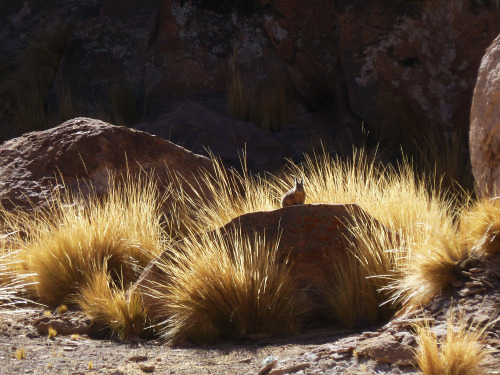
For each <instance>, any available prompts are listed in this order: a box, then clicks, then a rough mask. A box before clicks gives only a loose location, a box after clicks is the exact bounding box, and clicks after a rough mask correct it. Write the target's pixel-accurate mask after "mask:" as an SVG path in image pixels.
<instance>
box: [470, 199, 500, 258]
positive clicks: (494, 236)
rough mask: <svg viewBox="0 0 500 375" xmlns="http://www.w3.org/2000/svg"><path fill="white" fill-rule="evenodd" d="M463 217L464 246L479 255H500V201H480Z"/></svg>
mask: <svg viewBox="0 0 500 375" xmlns="http://www.w3.org/2000/svg"><path fill="white" fill-rule="evenodd" d="M463 216H464V217H463V220H462V228H461V229H462V231H461V232H462V238H463V241H464V245H465V246H466V247H467V248H470V249H472V251H473V252H474V253H475V254H478V255H486V256H489V255H495V254H500V199H499V198H498V197H496V198H493V199H482V200H479V201H478V202H475V203H474V204H473V205H472V206H471V207H470V208H469V209H468V210H467V211H466V212H465V213H464V215H463Z"/></svg>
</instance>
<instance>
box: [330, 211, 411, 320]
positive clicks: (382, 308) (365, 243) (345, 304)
mask: <svg viewBox="0 0 500 375" xmlns="http://www.w3.org/2000/svg"><path fill="white" fill-rule="evenodd" d="M348 224H349V225H351V233H352V234H354V238H355V240H354V242H353V243H352V244H351V248H350V250H349V254H348V255H347V259H346V260H345V261H343V262H332V263H331V264H332V270H331V279H330V280H331V284H330V285H329V286H328V287H326V288H325V290H323V291H322V293H321V295H322V297H323V300H324V303H325V307H326V308H327V310H328V311H329V313H330V315H331V317H332V318H333V320H334V321H335V322H340V323H341V324H342V325H343V326H345V327H347V328H353V327H356V326H358V327H363V326H368V325H373V324H376V323H377V322H379V321H381V320H385V319H388V318H390V316H391V314H392V312H393V310H394V308H395V306H390V305H385V302H386V301H387V300H388V299H389V293H388V292H387V290H386V289H387V288H386V287H387V284H388V283H389V282H390V280H392V279H394V278H395V277H396V276H397V274H396V262H397V256H398V253H400V252H401V251H399V250H398V247H399V245H400V243H399V238H398V237H397V235H396V234H395V233H391V232H390V230H388V229H387V228H384V227H381V226H380V225H378V224H377V223H375V222H374V221H373V220H372V219H369V218H368V217H365V218H363V217H361V218H358V219H357V220H352V221H351V222H350V223H348Z"/></svg>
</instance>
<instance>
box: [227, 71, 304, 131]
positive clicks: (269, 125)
mask: <svg viewBox="0 0 500 375" xmlns="http://www.w3.org/2000/svg"><path fill="white" fill-rule="evenodd" d="M227 105H228V111H229V113H230V114H231V115H232V116H234V117H237V118H240V119H242V120H245V121H250V122H253V123H255V124H257V125H259V126H260V127H261V128H263V129H270V130H280V129H282V128H284V127H285V126H286V125H287V124H288V123H289V122H291V121H292V120H293V118H294V117H295V111H296V106H297V99H296V98H295V96H294V94H293V92H292V89H291V88H289V87H287V86H286V85H283V84H278V85H276V86H274V87H269V86H264V85H262V84H258V83H253V84H252V83H250V82H249V81H248V80H246V79H244V78H242V76H241V74H240V73H239V72H238V71H237V70H236V69H233V71H232V73H231V77H230V79H229V82H228V87H227Z"/></svg>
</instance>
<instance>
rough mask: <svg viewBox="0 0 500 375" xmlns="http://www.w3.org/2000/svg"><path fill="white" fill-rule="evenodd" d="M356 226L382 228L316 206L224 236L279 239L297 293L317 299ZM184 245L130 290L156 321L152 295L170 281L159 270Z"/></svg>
mask: <svg viewBox="0 0 500 375" xmlns="http://www.w3.org/2000/svg"><path fill="white" fill-rule="evenodd" d="M354 222H357V223H362V222H363V223H366V222H371V223H374V224H375V225H380V224H378V223H377V221H376V220H375V219H373V218H371V217H370V216H369V215H368V214H367V213H366V212H365V211H364V210H363V209H361V208H360V207H359V206H357V205H355V204H345V205H344V204H313V205H301V206H290V207H285V208H280V209H277V210H272V211H263V212H252V213H248V214H245V215H242V216H239V217H237V218H235V219H233V220H232V221H230V222H229V223H228V224H226V225H224V226H223V227H222V228H220V230H221V231H222V233H227V234H230V233H233V232H234V231H236V232H237V233H241V235H243V236H251V237H252V236H254V235H255V234H256V233H257V234H260V235H262V236H265V238H266V239H268V240H272V239H278V238H279V245H278V250H277V251H278V262H284V261H285V260H286V259H288V260H289V262H287V263H286V264H287V265H288V266H290V267H292V268H291V272H292V274H293V275H294V276H295V277H296V279H297V282H298V287H299V288H301V289H303V290H308V291H309V292H310V295H311V297H313V299H314V298H315V296H316V292H317V291H320V290H324V288H325V287H326V286H328V285H329V284H330V283H331V278H332V276H331V275H332V271H333V269H334V266H333V265H334V264H336V263H337V262H342V261H346V260H347V256H348V254H349V250H348V249H349V246H350V244H351V243H353V242H355V239H354V238H353V236H352V234H351V232H350V230H349V226H350V225H352V224H353V223H354ZM182 241H183V240H181V241H179V242H178V243H177V244H176V245H174V246H173V247H172V248H167V249H165V251H164V252H163V253H162V254H161V255H160V256H159V257H158V258H157V259H156V260H154V261H152V262H151V263H150V264H149V265H148V266H147V267H146V268H145V269H144V271H143V273H142V275H141V277H140V278H139V280H138V281H137V282H136V283H135V284H134V285H133V287H132V288H131V289H130V293H132V294H135V293H138V294H141V296H142V299H143V302H144V305H145V307H146V309H147V310H148V314H149V317H150V318H152V319H157V318H161V316H157V313H158V308H157V305H158V302H157V298H158V297H157V296H155V293H154V291H155V290H158V289H159V288H160V289H161V288H162V287H163V286H164V285H165V282H166V277H167V276H166V274H165V272H164V271H163V270H162V267H161V265H159V264H161V263H162V262H163V263H165V261H166V260H168V259H169V257H170V254H172V252H176V251H182V250H181V249H182Z"/></svg>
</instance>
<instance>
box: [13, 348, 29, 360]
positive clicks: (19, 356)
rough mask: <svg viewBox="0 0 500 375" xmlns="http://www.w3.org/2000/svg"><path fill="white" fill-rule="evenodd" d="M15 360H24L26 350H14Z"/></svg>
mask: <svg viewBox="0 0 500 375" xmlns="http://www.w3.org/2000/svg"><path fill="white" fill-rule="evenodd" d="M15 357H16V359H25V358H26V349H25V348H24V347H22V348H19V349H17V350H16V353H15Z"/></svg>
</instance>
